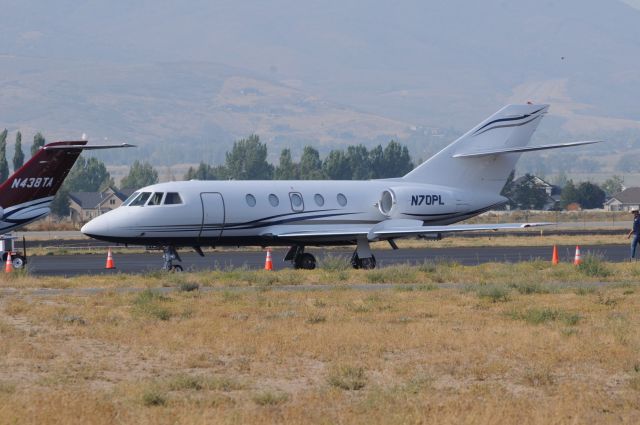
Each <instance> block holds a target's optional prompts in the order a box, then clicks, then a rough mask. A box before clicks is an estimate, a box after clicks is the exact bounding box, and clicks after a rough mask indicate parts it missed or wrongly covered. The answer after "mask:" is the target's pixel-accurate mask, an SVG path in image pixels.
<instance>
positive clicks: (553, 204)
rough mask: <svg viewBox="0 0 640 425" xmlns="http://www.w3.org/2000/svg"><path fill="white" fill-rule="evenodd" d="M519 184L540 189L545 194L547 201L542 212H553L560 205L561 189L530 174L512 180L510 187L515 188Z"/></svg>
mask: <svg viewBox="0 0 640 425" xmlns="http://www.w3.org/2000/svg"><path fill="white" fill-rule="evenodd" d="M521 184H526V185H527V186H529V187H532V188H534V187H535V188H536V189H542V190H544V191H545V193H546V194H547V199H546V201H545V204H544V206H543V208H542V209H543V210H545V211H550V210H555V209H557V208H558V206H559V205H560V194H561V193H562V189H561V188H560V187H559V186H556V185H553V184H551V183H549V182H546V181H544V180H542V179H541V178H540V177H537V176H533V175H531V174H525V175H524V176H521V177H518V178H517V179H515V180H513V182H512V187H517V186H519V185H521Z"/></svg>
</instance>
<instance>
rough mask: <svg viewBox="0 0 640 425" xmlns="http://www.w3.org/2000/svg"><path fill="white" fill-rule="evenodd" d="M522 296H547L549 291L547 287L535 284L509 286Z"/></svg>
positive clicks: (526, 283)
mask: <svg viewBox="0 0 640 425" xmlns="http://www.w3.org/2000/svg"><path fill="white" fill-rule="evenodd" d="M509 286H510V287H511V288H514V289H515V290H517V291H518V292H519V293H521V294H523V295H530V294H548V293H550V292H551V289H550V288H549V287H548V286H547V285H542V284H540V283H537V282H524V283H512V284H510V285H509Z"/></svg>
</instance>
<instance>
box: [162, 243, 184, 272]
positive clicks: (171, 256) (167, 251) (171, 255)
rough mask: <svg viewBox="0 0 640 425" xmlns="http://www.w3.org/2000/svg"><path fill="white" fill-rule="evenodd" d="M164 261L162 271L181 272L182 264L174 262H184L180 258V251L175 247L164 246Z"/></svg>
mask: <svg viewBox="0 0 640 425" xmlns="http://www.w3.org/2000/svg"><path fill="white" fill-rule="evenodd" d="M162 259H163V260H164V264H163V265H162V270H166V271H168V272H181V271H183V268H182V266H181V265H180V264H173V261H174V260H176V261H182V259H181V258H180V256H179V255H178V251H176V248H175V247H174V246H163V247H162Z"/></svg>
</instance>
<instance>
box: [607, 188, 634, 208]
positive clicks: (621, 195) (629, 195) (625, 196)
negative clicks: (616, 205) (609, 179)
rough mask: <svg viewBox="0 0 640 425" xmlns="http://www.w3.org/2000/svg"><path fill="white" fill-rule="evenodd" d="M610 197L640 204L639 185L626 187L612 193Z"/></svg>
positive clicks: (622, 201) (625, 202)
mask: <svg viewBox="0 0 640 425" xmlns="http://www.w3.org/2000/svg"><path fill="white" fill-rule="evenodd" d="M611 199H617V200H618V201H620V202H621V203H623V204H640V187H628V188H626V189H625V190H623V191H622V192H618V193H616V194H615V195H613V196H612V197H611Z"/></svg>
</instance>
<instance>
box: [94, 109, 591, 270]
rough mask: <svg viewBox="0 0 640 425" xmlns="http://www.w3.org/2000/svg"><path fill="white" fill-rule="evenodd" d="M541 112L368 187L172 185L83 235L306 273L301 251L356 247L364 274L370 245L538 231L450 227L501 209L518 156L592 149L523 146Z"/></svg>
mask: <svg viewBox="0 0 640 425" xmlns="http://www.w3.org/2000/svg"><path fill="white" fill-rule="evenodd" d="M547 108H548V105H532V104H526V105H508V106H505V107H504V108H502V109H501V110H500V111H498V112H496V113H495V114H494V115H492V116H491V117H490V118H488V119H486V120H484V121H483V122H481V123H480V124H478V125H477V126H475V127H474V128H473V129H471V130H470V131H469V132H467V133H466V134H464V135H463V136H462V137H460V138H459V139H458V140H456V141H455V142H453V143H451V144H450V145H449V146H447V147H446V148H444V149H443V150H442V151H440V152H439V153H437V154H436V155H434V156H433V157H431V158H429V159H428V160H427V161H425V162H424V163H422V164H420V165H419V166H418V167H416V168H415V169H414V170H413V171H411V172H410V173H408V174H407V175H405V176H403V177H399V178H392V179H383V180H369V181H351V180H348V181H331V180H328V181H327V180H322V181H312V180H291V181H277V180H269V181H195V180H191V181H177V182H168V183H160V184H155V185H152V186H147V187H144V188H142V189H140V190H138V191H137V192H135V193H134V194H133V195H131V197H130V198H129V199H127V200H126V201H125V202H124V203H123V205H122V206H121V207H119V208H116V209H115V210H113V211H110V212H107V213H106V214H103V215H101V216H99V217H97V218H95V219H93V220H91V221H90V222H89V223H87V224H86V225H84V227H82V232H83V233H84V234H86V235H88V236H90V237H92V238H96V239H101V240H105V241H110V242H117V243H124V244H137V245H153V246H161V247H162V248H163V250H164V256H163V257H164V260H165V264H164V268H165V269H168V270H172V269H174V270H182V267H180V266H179V265H174V264H173V261H174V260H177V261H181V260H180V257H179V256H178V253H177V250H176V248H178V247H193V248H194V249H195V251H196V252H198V253H199V254H200V255H203V253H202V249H201V247H203V246H211V247H215V246H225V245H227V246H229V245H230V246H244V245H254V246H262V247H265V246H276V245H284V246H290V247H291V248H290V249H289V251H288V253H287V255H286V257H285V261H292V262H293V265H294V267H296V268H302V269H313V268H315V265H316V260H315V258H314V256H313V255H311V254H310V253H308V252H305V247H306V246H310V245H312V246H321V245H355V246H356V249H355V252H354V254H353V256H352V259H351V263H352V265H353V267H355V268H363V269H372V268H374V267H375V265H376V260H375V257H374V255H373V253H372V252H371V249H370V247H369V244H370V242H374V241H381V240H386V241H388V242H389V243H390V244H391V246H392V247H393V248H394V249H397V246H396V244H395V242H394V239H396V238H401V237H407V236H425V237H428V236H429V235H431V236H436V235H440V234H442V233H446V232H460V231H469V230H497V229H517V228H524V227H530V226H537V225H544V224H545V223H517V224H457V225H453V224H452V223H456V222H459V221H462V220H465V219H467V218H470V217H473V216H476V215H478V214H480V213H482V212H485V211H488V210H490V209H492V208H495V207H497V206H499V205H501V204H503V203H505V202H506V201H507V199H506V198H504V197H502V196H500V191H501V189H502V188H503V186H504V184H505V182H506V180H507V177H508V175H509V173H510V172H511V170H513V169H514V166H515V164H516V161H517V160H518V158H519V157H520V154H521V153H523V152H529V151H537V150H543V149H553V148H563V147H570V146H578V145H586V144H590V143H597V142H593V141H585V142H572V143H563V144H554V145H538V146H528V144H529V141H530V140H531V136H532V134H533V132H534V130H535V129H536V127H537V126H538V124H539V122H540V120H541V118H542V117H543V115H544V114H545V113H546V111H547Z"/></svg>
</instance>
